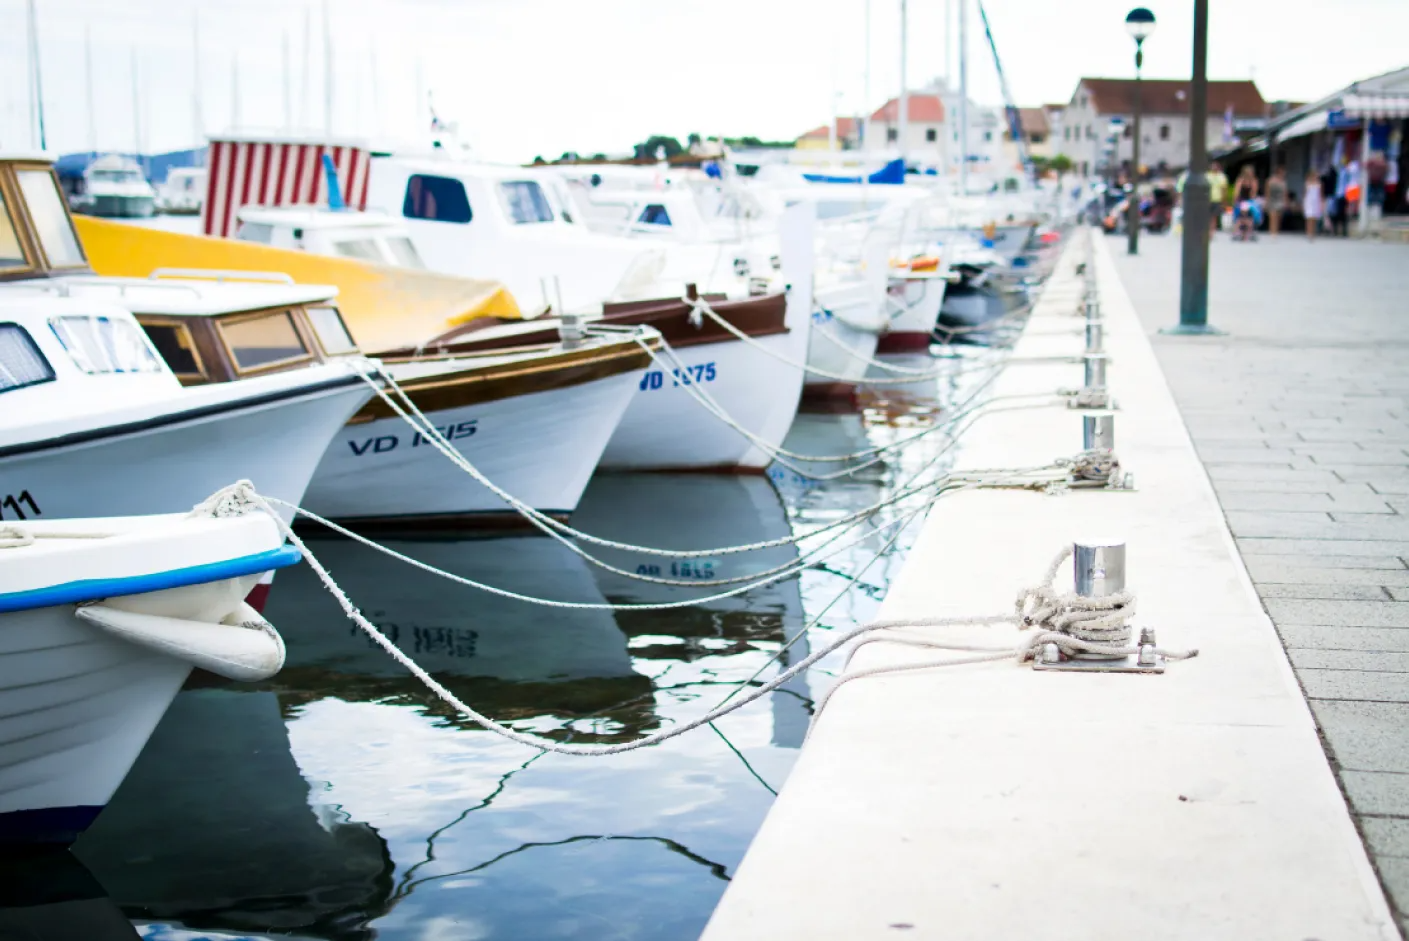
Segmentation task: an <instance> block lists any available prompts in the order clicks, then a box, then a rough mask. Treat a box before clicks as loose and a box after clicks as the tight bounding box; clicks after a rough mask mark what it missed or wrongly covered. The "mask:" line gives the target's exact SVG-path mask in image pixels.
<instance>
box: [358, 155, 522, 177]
mask: <svg viewBox="0 0 1409 941" xmlns="http://www.w3.org/2000/svg"><path fill="white" fill-rule="evenodd" d="M372 159H373V160H383V161H386V162H388V163H393V164H396V165H398V166H401V167H404V168H406V169H408V170H410V171H411V172H413V173H432V174H436V175H437V176H463V177H479V178H481V179H486V180H496V181H502V180H532V181H533V182H535V183H536V182H538V177H539V173H538V170H539V168H532V167H521V166H517V165H515V164H508V163H480V162H478V161H473V160H463V159H460V158H458V157H455V156H454V155H452V154H446V155H445V156H444V157H437V156H434V155H421V154H415V155H406V156H401V155H398V154H390V155H388V156H385V157H382V156H374V157H373V158H372Z"/></svg>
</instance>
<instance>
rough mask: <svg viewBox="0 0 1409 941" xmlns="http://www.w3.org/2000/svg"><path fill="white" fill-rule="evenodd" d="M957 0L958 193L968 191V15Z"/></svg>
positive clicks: (965, 3) (962, 0)
mask: <svg viewBox="0 0 1409 941" xmlns="http://www.w3.org/2000/svg"><path fill="white" fill-rule="evenodd" d="M968 6H969V4H968V0H959V193H960V195H968V192H969V50H968V46H969V15H968Z"/></svg>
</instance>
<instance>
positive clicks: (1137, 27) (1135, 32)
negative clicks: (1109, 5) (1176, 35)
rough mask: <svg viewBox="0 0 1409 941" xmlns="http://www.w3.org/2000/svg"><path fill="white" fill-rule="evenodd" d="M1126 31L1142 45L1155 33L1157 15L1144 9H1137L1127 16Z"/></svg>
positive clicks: (1137, 43)
mask: <svg viewBox="0 0 1409 941" xmlns="http://www.w3.org/2000/svg"><path fill="white" fill-rule="evenodd" d="M1125 31H1126V32H1128V33H1129V34H1130V35H1131V36H1132V37H1134V39H1135V44H1136V45H1137V46H1138V45H1140V44H1141V43H1143V42H1144V41H1145V39H1146V37H1148V36H1149V35H1150V34H1151V33H1153V32H1154V31H1155V15H1154V14H1153V13H1151V12H1150V11H1149V10H1147V9H1145V8H1144V7H1136V8H1135V9H1133V10H1131V11H1130V12H1129V13H1127V14H1126V15H1125Z"/></svg>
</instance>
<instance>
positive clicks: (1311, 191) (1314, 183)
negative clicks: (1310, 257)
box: [1301, 170, 1326, 242]
mask: <svg viewBox="0 0 1409 941" xmlns="http://www.w3.org/2000/svg"><path fill="white" fill-rule="evenodd" d="M1304 182H1305V185H1306V195H1305V196H1303V197H1302V200H1301V213H1302V215H1304V216H1305V217H1306V240H1307V241H1308V242H1311V241H1315V239H1316V229H1317V227H1318V226H1319V225H1320V224H1321V215H1322V214H1323V213H1324V212H1325V211H1326V201H1325V199H1324V198H1323V196H1322V194H1321V177H1320V175H1318V174H1317V172H1316V171H1315V170H1307V171H1306V180H1305V181H1304Z"/></svg>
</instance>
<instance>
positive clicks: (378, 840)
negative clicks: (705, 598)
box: [76, 475, 810, 941]
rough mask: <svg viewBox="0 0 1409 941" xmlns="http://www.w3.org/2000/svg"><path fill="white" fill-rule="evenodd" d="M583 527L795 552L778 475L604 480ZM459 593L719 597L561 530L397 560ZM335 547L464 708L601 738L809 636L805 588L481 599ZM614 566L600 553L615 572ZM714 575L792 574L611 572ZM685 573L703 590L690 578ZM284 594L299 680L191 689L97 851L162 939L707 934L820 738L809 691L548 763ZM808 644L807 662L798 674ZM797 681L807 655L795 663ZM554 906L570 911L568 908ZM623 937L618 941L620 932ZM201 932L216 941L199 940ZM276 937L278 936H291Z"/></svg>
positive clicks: (295, 585)
mask: <svg viewBox="0 0 1409 941" xmlns="http://www.w3.org/2000/svg"><path fill="white" fill-rule="evenodd" d="M575 523H576V524H577V525H578V526H580V527H581V528H582V529H584V530H585V531H588V532H594V533H598V534H600V535H604V536H608V537H611V538H617V539H622V540H624V541H631V542H639V543H644V544H652V545H663V546H669V547H672V548H688V547H691V546H702V547H710V546H714V545H719V544H726V543H731V542H754V541H759V540H766V539H773V538H777V537H779V536H784V535H786V534H787V533H788V532H789V530H790V521H789V516H788V513H787V511H786V509H785V507H784V505H783V503H782V502H781V501H780V499H779V497H778V495H777V492H776V491H775V490H774V488H773V486H772V484H771V483H770V482H769V481H768V479H766V478H764V477H761V476H759V477H717V478H714V477H704V476H695V475H622V476H615V475H599V476H598V478H597V479H595V480H594V481H593V483H592V484H591V486H590V487H589V489H588V491H587V494H586V495H585V496H584V498H583V502H582V504H581V506H580V508H579V513H578V516H577V518H576V519H575ZM382 541H383V542H385V543H387V544H388V545H389V546H390V547H392V548H394V549H396V550H397V551H400V552H404V553H406V554H407V555H410V556H412V557H414V558H417V559H421V560H424V561H426V562H428V563H430V564H432V565H436V566H439V567H442V568H444V569H446V570H448V571H452V572H455V573H458V574H462V575H464V576H466V577H469V578H473V579H476V580H479V581H482V582H485V583H487V584H491V585H494V586H496V587H499V588H503V589H506V590H510V591H519V592H523V593H526V594H532V595H538V596H543V597H551V598H556V599H561V600H565V601H576V602H596V603H601V602H602V601H603V600H604V599H606V598H610V599H611V600H613V601H618V602H623V603H632V602H644V601H656V600H673V599H679V598H688V597H692V596H700V595H703V594H709V593H714V592H717V591H718V590H720V589H717V588H704V589H675V588H664V587H659V586H651V585H646V584H644V583H639V582H636V581H634V580H632V579H627V578H624V577H621V576H614V575H611V574H610V573H606V572H602V571H601V570H596V569H594V568H593V567H591V566H590V565H589V564H588V563H587V562H586V561H584V560H583V559H581V558H580V557H579V556H577V555H575V554H574V553H573V552H572V551H571V550H570V549H569V548H568V547H566V546H563V545H561V544H559V543H557V542H556V541H554V540H551V539H548V538H546V537H543V536H536V535H535V536H526V535H514V536H509V537H500V538H473V539H460V540H447V539H428V540H413V539H391V540H389V539H383V540H382ZM310 548H311V550H312V551H313V553H314V554H315V555H317V556H318V558H319V559H320V560H321V561H322V562H323V563H324V564H325V565H326V566H327V567H328V569H329V570H330V571H331V572H332V573H333V575H334V577H335V578H336V579H337V580H338V582H339V583H340V584H341V585H342V586H343V587H344V588H345V590H346V591H347V592H348V593H349V595H350V596H351V598H352V599H353V601H354V603H356V604H357V605H358V606H359V608H360V609H361V610H362V611H364V612H365V613H366V614H367V616H368V617H369V618H370V619H371V620H372V621H373V622H374V623H376V624H377V625H378V626H379V627H380V629H381V630H383V631H384V632H385V633H386V635H387V636H388V637H390V638H391V639H392V640H394V641H395V642H396V643H397V644H398V645H399V646H400V647H401V648H402V649H403V650H405V651H406V652H407V653H408V654H410V655H411V656H412V657H413V658H414V659H415V660H416V661H417V662H418V663H420V664H422V665H423V666H424V667H425V668H426V669H427V670H429V671H430V672H431V673H432V674H434V675H435V676H436V678H437V679H438V680H439V681H440V682H442V683H444V684H445V685H446V686H447V687H449V688H450V689H451V690H452V691H454V693H455V694H456V695H457V696H459V697H460V698H461V699H462V700H464V701H465V702H467V703H469V704H470V705H472V706H473V707H475V708H476V709H479V710H481V711H482V712H484V713H485V714H487V715H489V716H492V717H494V718H496V719H499V720H500V721H504V722H507V723H509V724H511V725H513V726H514V727H515V728H518V729H521V730H524V731H530V732H534V733H537V734H540V735H543V736H546V737H549V738H554V739H558V740H566V741H572V742H575V743H609V742H620V741H629V740H632V739H636V738H640V737H641V736H643V735H648V734H650V733H652V732H654V731H658V730H660V729H662V728H666V727H669V726H671V725H678V724H680V723H682V722H684V721H688V720H689V719H690V718H692V717H693V716H695V715H697V714H699V713H701V712H703V711H706V710H708V709H709V708H711V707H713V706H714V705H715V704H716V703H717V702H718V701H719V699H721V698H723V696H724V695H726V693H727V692H728V690H729V689H730V688H732V686H733V685H734V684H737V683H739V682H741V681H743V680H745V679H747V678H748V677H749V676H750V675H751V674H753V673H754V672H755V671H757V670H759V669H760V668H764V671H765V672H764V673H763V675H764V676H765V677H767V676H769V675H771V672H770V671H771V670H774V669H776V668H775V667H770V666H769V659H770V657H772V655H773V654H774V653H775V652H776V651H777V650H778V649H779V648H780V647H781V645H782V643H783V640H784V638H785V636H787V635H790V634H791V633H794V632H796V631H797V630H798V629H799V628H800V627H801V626H802V603H801V598H800V594H799V582H798V580H797V579H796V578H791V579H789V580H787V581H784V582H782V583H780V584H777V585H774V586H770V587H767V588H762V589H757V590H755V591H751V592H749V593H748V594H746V595H744V596H742V597H739V598H732V599H727V600H722V601H718V602H712V603H709V604H707V605H705V606H704V607H702V608H685V609H676V610H668V611H618V612H613V611H610V610H604V609H597V610H570V609H560V608H548V607H541V606H537V605H531V604H528V603H525V602H522V601H518V600H513V599H508V598H503V597H498V596H495V595H491V594H486V593H484V592H480V591H476V590H474V589H472V588H468V587H465V586H461V585H456V584H453V583H451V582H448V581H446V580H443V579H439V578H436V577H434V576H431V575H429V574H427V573H425V572H421V571H419V570H416V569H414V568H411V567H408V566H406V565H404V564H402V563H399V562H397V561H395V560H392V559H389V558H387V557H386V556H384V555H381V554H379V553H376V552H375V551H374V550H371V549H368V548H366V547H364V546H361V545H358V544H356V543H353V542H351V541H347V540H343V539H337V538H316V539H311V540H310ZM593 551H594V552H595V551H597V550H595V549H594V550H593ZM602 555H603V557H604V558H606V559H608V560H609V561H610V562H611V564H614V565H620V566H621V567H623V568H627V569H628V570H629V571H633V572H634V571H636V570H637V567H638V566H643V567H646V570H649V567H650V566H659V567H660V570H661V573H662V574H669V572H670V567H671V566H672V564H673V565H675V571H676V573H677V576H676V577H685V578H689V577H690V576H689V572H690V571H694V572H697V573H698V574H699V577H700V580H708V579H710V578H717V577H721V576H728V575H732V574H735V573H742V572H751V571H756V570H759V569H766V568H773V567H776V566H779V565H786V564H788V563H789V562H791V561H792V560H794V559H795V558H796V551H795V550H794V549H793V548H791V547H783V548H775V549H769V550H765V551H763V552H760V553H753V554H749V555H747V556H738V557H733V556H728V557H721V558H719V559H717V560H691V561H690V562H689V564H688V565H686V564H684V563H683V562H682V561H681V560H679V559H676V560H673V561H672V559H671V558H670V557H668V556H667V557H664V558H662V557H659V556H651V557H650V559H649V561H647V560H645V558H644V557H642V558H640V559H638V558H636V556H635V554H632V553H619V552H618V553H607V552H603V553H602ZM681 573H683V574H681ZM284 574H285V575H287V576H288V577H287V578H281V579H280V581H279V586H278V590H277V591H275V592H273V593H272V594H271V596H270V601H269V604H270V609H269V614H270V617H272V618H277V619H278V621H279V623H280V624H281V625H287V629H286V630H285V631H284V634H285V637H286V641H287V645H288V660H287V664H286V666H285V669H284V670H283V671H282V672H281V673H280V674H279V675H278V676H277V677H275V678H273V679H271V680H270V681H268V682H266V683H264V684H262V685H261V686H260V688H259V691H257V692H235V691H232V690H229V689H225V688H223V687H214V688H201V689H188V690H186V691H185V692H183V693H181V694H180V696H178V697H177V700H176V702H175V703H174V704H173V707H172V710H171V712H170V714H169V716H168V718H167V720H166V721H165V722H163V724H162V725H161V726H160V727H159V728H158V730H157V733H156V735H155V736H154V737H153V740H152V745H151V747H149V748H148V749H147V750H146V752H144V754H143V756H142V758H141V759H140V760H139V762H138V764H137V767H135V768H134V769H133V772H132V775H131V776H130V777H129V783H128V785H127V786H124V788H122V789H121V790H120V791H119V792H118V794H117V795H116V796H115V797H114V799H113V801H112V803H111V805H110V806H109V807H108V809H107V811H105V813H104V814H103V815H102V817H101V818H100V819H99V821H98V822H97V824H95V826H94V827H93V829H92V831H91V832H90V833H89V834H88V835H87V837H85V839H84V840H83V841H82V842H81V843H80V844H79V845H78V846H77V848H76V852H77V854H78V856H79V858H80V859H82V860H83V861H84V862H85V863H86V864H87V865H88V866H89V867H90V868H91V869H92V871H93V872H94V874H95V875H96V877H97V878H98V879H99V880H100V881H101V882H102V883H103V884H104V885H105V886H107V887H108V889H109V890H110V892H111V894H112V897H113V898H114V899H115V900H116V901H117V903H118V904H120V905H121V906H122V909H123V910H124V911H125V912H126V913H127V915H128V916H129V917H132V918H134V919H137V920H139V921H140V922H141V930H142V934H143V936H144V937H146V938H148V939H160V941H166V939H171V941H185V939H188V938H194V937H203V936H204V935H202V934H200V933H199V931H198V930H204V931H206V932H209V933H211V936H212V937H221V938H223V937H225V935H230V936H231V937H239V938H246V937H264V936H265V935H264V934H261V933H260V932H277V933H279V936H280V937H282V936H284V935H286V934H291V935H294V936H296V937H299V938H304V937H308V938H328V939H339V941H341V939H348V941H354V939H355V941H363V939H370V938H372V937H376V938H378V939H386V938H402V937H406V938H412V937H414V938H420V937H424V936H426V933H427V931H428V930H429V929H428V928H427V926H428V925H430V926H435V925H443V926H453V930H452V929H451V928H450V927H445V928H444V929H443V930H445V931H447V932H448V934H447V935H446V936H447V937H460V936H473V937H485V938H491V937H493V938H499V937H503V938H519V937H546V936H551V937H563V938H596V937H601V936H602V931H603V926H604V924H605V923H608V922H609V923H610V924H611V925H613V926H615V928H614V930H615V933H616V934H619V935H620V936H621V937H629V938H662V939H665V938H672V939H673V938H679V937H691V936H694V935H696V934H698V933H699V931H700V930H701V929H702V928H703V925H704V922H705V920H706V919H707V918H708V915H709V912H710V911H711V910H712V908H713V906H714V904H715V902H716V901H717V899H718V896H719V894H720V892H721V891H722V889H723V885H724V882H725V881H726V880H727V878H728V873H729V872H730V870H731V868H732V867H733V866H734V865H735V864H736V863H737V861H738V860H739V859H740V858H741V857H742V855H743V851H744V849H745V847H746V846H747V844H748V841H749V839H750V838H751V837H752V835H753V833H754V832H755V830H756V829H757V827H758V824H759V823H760V822H761V820H762V818H763V815H764V813H765V812H766V810H767V808H768V806H769V804H770V803H771V800H772V793H771V790H772V788H773V787H774V786H776V784H778V783H780V782H781V781H782V779H783V778H784V777H785V776H786V774H787V770H788V769H789V768H790V767H791V764H792V761H793V760H794V757H795V755H796V748H797V747H798V745H799V744H800V743H801V741H802V736H803V734H804V732H805V730H806V723H807V720H808V715H809V712H808V710H809V709H810V701H809V698H808V697H809V692H808V687H807V683H806V679H805V677H799V678H798V679H797V680H795V681H794V682H793V683H792V684H791V685H790V687H789V688H788V689H785V690H780V691H778V692H777V693H775V694H773V695H772V696H771V697H769V699H771V704H766V703H756V704H752V705H751V706H749V707H748V708H746V709H744V710H742V711H741V712H739V713H736V714H734V715H731V716H729V717H727V718H726V719H724V720H721V721H720V722H719V723H717V730H718V733H717V734H715V733H713V732H711V731H709V730H707V729H704V730H700V731H699V732H697V733H694V734H691V735H686V736H683V737H681V738H679V739H675V740H672V741H671V742H669V743H667V744H665V745H663V746H661V747H658V748H652V749H645V750H641V751H636V752H631V753H627V754H623V755H618V756H612V757H606V758H573V757H567V756H558V755H552V754H546V755H545V754H541V753H538V752H535V751H534V750H532V749H529V748H525V747H522V746H519V745H516V744H513V743H510V742H507V741H506V740H504V739H502V738H500V737H498V736H495V735H492V734H490V733H487V732H485V731H483V730H481V729H479V728H478V727H477V726H475V725H473V724H472V723H470V722H469V721H467V720H465V719H463V718H462V717H460V716H458V715H456V714H454V713H453V712H452V711H451V710H450V709H449V708H448V707H446V706H445V705H444V704H442V703H440V702H439V701H438V700H437V699H436V698H435V697H434V696H433V695H432V694H431V693H429V692H427V691H426V690H425V689H424V688H423V687H422V685H421V684H420V683H419V681H417V680H415V679H414V678H413V677H411V676H409V675H408V674H407V673H406V671H405V670H404V669H403V668H402V667H401V666H399V665H398V664H397V663H396V662H395V661H393V660H392V659H391V658H390V657H388V656H387V655H386V653H385V652H384V651H382V650H381V649H380V648H378V647H377V646H376V645H375V644H374V643H373V642H372V641H370V640H369V639H368V638H367V637H365V636H364V635H363V634H362V633H361V632H360V631H358V630H357V629H356V628H355V627H354V626H353V625H352V624H351V623H350V622H349V621H348V620H347V619H346V618H345V617H344V616H343V614H342V612H341V610H340V609H339V608H338V607H337V605H336V603H335V602H334V601H333V600H332V598H331V597H330V596H329V595H328V594H327V592H326V591H325V590H324V589H323V587H322V585H321V584H320V583H319V582H318V580H317V578H316V576H315V575H314V574H313V573H312V571H311V570H310V569H308V568H307V567H306V566H304V567H299V568H296V569H291V570H288V571H287V572H285V573H284ZM806 650H807V647H806V642H805V639H804V640H803V641H800V642H799V643H798V644H797V645H795V646H794V647H793V649H792V650H791V651H790V652H789V654H788V655H789V656H791V657H794V658H795V657H799V656H802V655H804V654H805V652H806ZM794 662H795V661H794ZM545 899H553V900H554V901H553V904H545V902H544V900H545ZM604 919H605V921H604ZM192 931H196V932H197V933H196V934H190V933H189V932H192ZM270 936H271V937H272V935H270Z"/></svg>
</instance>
